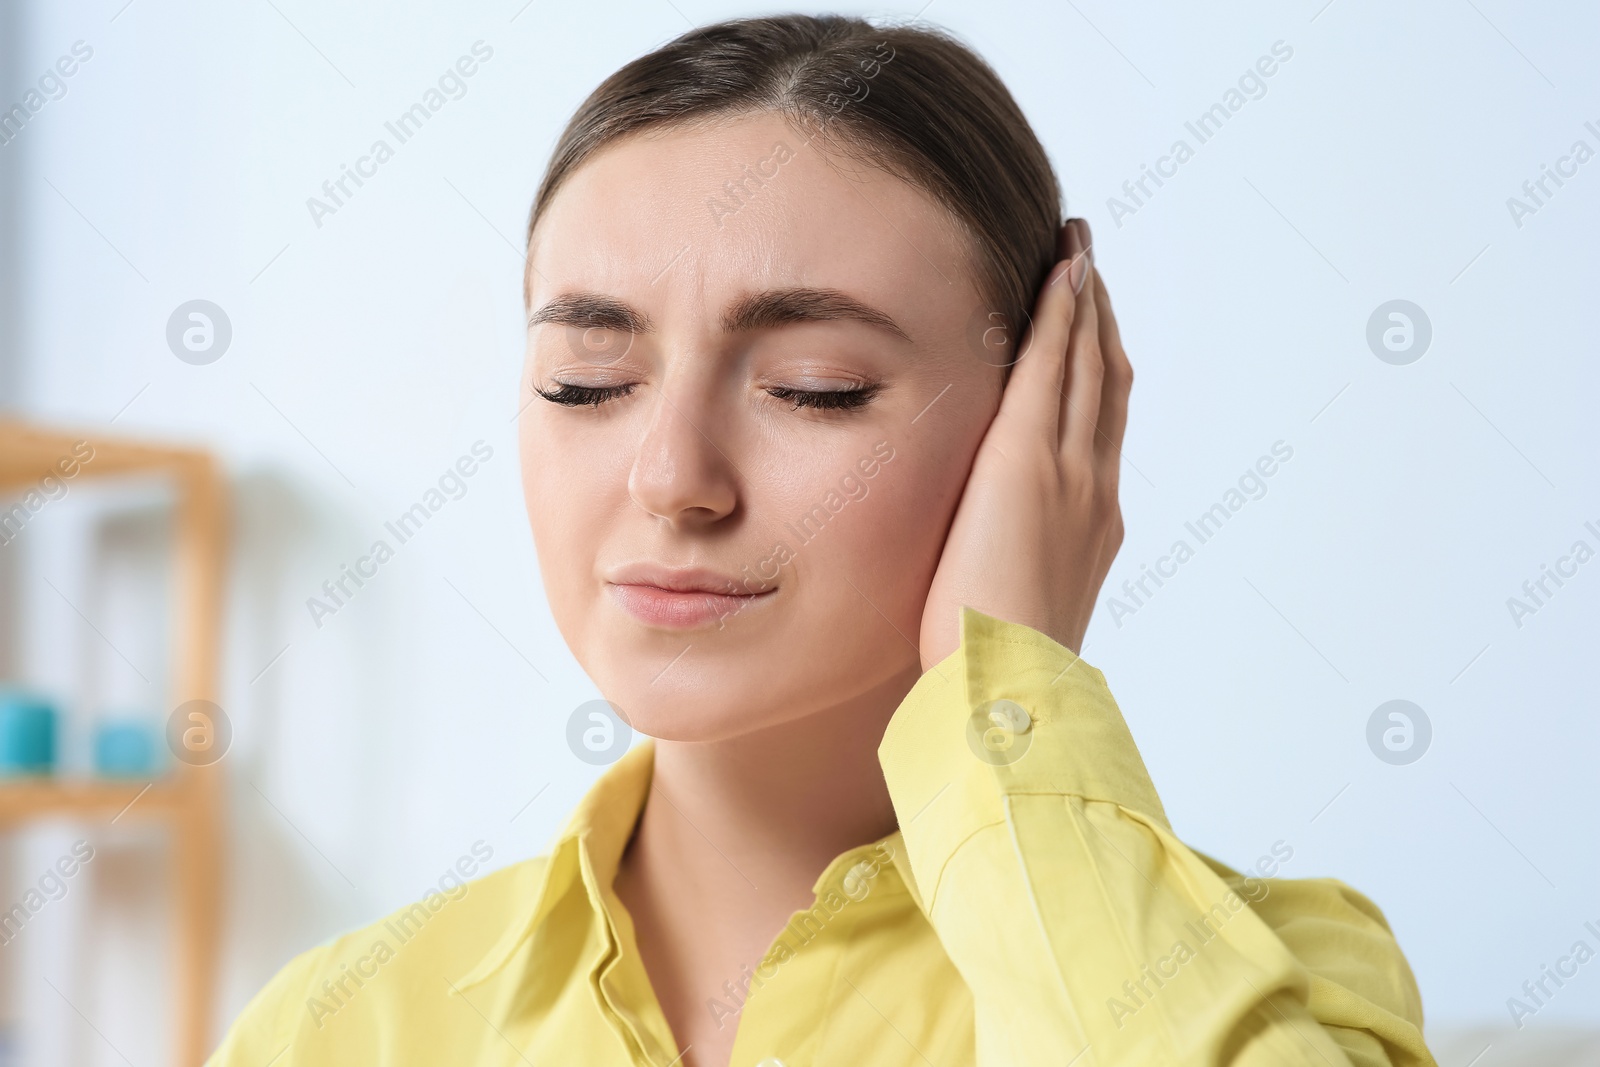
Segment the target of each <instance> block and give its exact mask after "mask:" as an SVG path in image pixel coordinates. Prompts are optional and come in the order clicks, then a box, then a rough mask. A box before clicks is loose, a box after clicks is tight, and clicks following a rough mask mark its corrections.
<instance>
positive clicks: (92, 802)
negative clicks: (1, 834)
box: [0, 775, 189, 825]
mask: <svg viewBox="0 0 1600 1067" xmlns="http://www.w3.org/2000/svg"><path fill="white" fill-rule="evenodd" d="M147 788H148V791H146V789H147ZM141 792H142V793H144V795H143V796H140V793H141ZM187 795H189V794H188V791H187V790H184V789H182V788H180V787H179V785H178V783H177V782H176V781H175V780H173V779H172V778H171V777H170V776H166V775H163V776H162V777H161V778H158V779H155V780H154V781H153V782H152V781H150V780H145V779H127V780H115V779H104V778H82V779H73V778H42V777H41V778H22V777H17V778H6V779H0V825H8V824H15V823H19V822H24V821H26V820H29V819H38V818H46V817H49V816H56V815H58V816H76V817H79V818H99V817H102V816H103V817H104V818H105V819H106V820H107V821H110V820H112V819H120V818H122V817H124V816H123V813H124V812H126V813H127V814H126V816H125V817H126V818H128V819H135V818H140V819H148V818H151V817H153V816H165V815H170V814H171V813H173V812H175V811H179V810H181V806H182V801H183V799H184V797H185V796H187ZM135 800H137V801H138V803H134V801H135ZM129 805H132V807H129Z"/></svg>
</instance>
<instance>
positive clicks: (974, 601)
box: [920, 219, 1133, 670]
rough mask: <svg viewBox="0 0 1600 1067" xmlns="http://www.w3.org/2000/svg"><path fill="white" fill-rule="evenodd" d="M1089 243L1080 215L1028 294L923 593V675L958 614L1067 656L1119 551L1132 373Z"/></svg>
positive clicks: (953, 636) (954, 640)
mask: <svg viewBox="0 0 1600 1067" xmlns="http://www.w3.org/2000/svg"><path fill="white" fill-rule="evenodd" d="M1091 240H1092V239H1091V237H1090V234H1089V224H1088V223H1087V222H1085V221H1084V220H1082V219H1069V220H1068V221H1067V224H1066V225H1065V226H1063V227H1062V241H1061V246H1062V247H1061V251H1062V253H1063V257H1064V258H1063V259H1062V261H1061V262H1060V263H1058V264H1057V265H1056V267H1055V269H1054V270H1052V271H1051V272H1050V276H1049V277H1048V278H1047V279H1046V280H1045V283H1044V286H1043V287H1042V289H1041V290H1040V293H1039V299H1038V303H1037V304H1036V305H1035V310H1034V315H1033V323H1032V325H1031V326H1030V327H1029V329H1028V332H1027V334H1026V336H1025V337H1024V338H1023V341H1022V344H1021V346H1020V347H1019V349H1018V351H1019V352H1020V355H1019V356H1018V359H1017V363H1016V366H1014V367H1013V368H1012V371H1011V379H1010V381H1009V382H1007V383H1006V389H1005V393H1004V395H1002V396H1001V398H1000V410H999V412H998V413H997V414H996V415H995V418H994V421H993V422H992V423H990V424H989V429H988V431H987V432H986V433H985V435H984V438H983V442H982V444H980V445H979V446H978V453H977V455H976V457H975V458H974V459H973V463H972V472H971V474H970V475H969V476H968V478H967V485H966V489H965V491H964V492H963V493H962V496H961V502H960V503H959V504H958V505H957V507H956V514H955V519H954V521H953V522H952V523H951V526H950V533H949V536H948V537H947V538H946V539H945V545H944V553H943V555H941V556H940V558H939V566H938V569H937V570H936V571H935V573H934V577H933V585H932V587H931V588H930V589H929V590H928V602H927V606H926V607H925V608H924V609H923V613H922V633H921V639H920V646H921V653H922V668H923V670H927V669H928V668H930V667H932V666H933V665H934V664H936V663H938V662H939V661H940V660H942V659H944V658H945V657H946V656H948V655H949V654H950V653H952V652H954V651H955V650H956V648H957V646H958V645H959V644H960V643H961V634H960V625H961V606H962V605H966V606H968V607H972V608H976V609H977V610H979V611H981V612H983V613H984V614H986V615H992V616H994V617H995V618H999V619H1005V620H1006V621H1008V622H1016V623H1021V624H1023V625H1025V626H1029V627H1032V628H1033V629H1035V630H1038V631H1039V632H1041V633H1043V634H1045V635H1046V636H1048V637H1050V638H1052V639H1054V640H1055V641H1057V642H1059V643H1060V644H1062V645H1065V646H1066V647H1067V648H1070V649H1072V650H1073V651H1074V652H1076V651H1078V649H1079V648H1080V647H1081V646H1082V643H1083V634H1084V631H1085V630H1086V629H1087V628H1088V625H1089V617H1090V615H1091V614H1092V613H1093V611H1094V604H1095V597H1096V596H1097V595H1098V594H1099V591H1100V584H1101V583H1102V582H1103V581H1105V577H1106V572H1107V571H1108V570H1109V569H1110V567H1111V560H1112V559H1113V558H1114V557H1115V556H1116V554H1117V549H1118V548H1119V547H1121V545H1122V510H1121V508H1120V507H1119V505H1118V503H1117V477H1118V473H1119V468H1120V464H1121V458H1122V431H1123V427H1124V426H1125V425H1126V424H1127V416H1128V390H1129V387H1130V386H1131V385H1132V384H1133V368H1132V366H1131V365H1130V364H1129V363H1128V357H1127V354H1126V353H1125V352H1123V350H1122V341H1121V339H1120V337H1119V336H1118V333H1117V322H1116V319H1115V318H1114V317H1113V315H1112V313H1111V301H1110V298H1109V297H1108V296H1107V295H1106V290H1105V286H1104V285H1103V284H1101V281H1100V277H1099V274H1098V272H1096V271H1095V269H1094V263H1093V259H1092V258H1091V255H1090V242H1091ZM1075 285H1076V286H1079V287H1080V288H1078V290H1077V292H1074V287H1075Z"/></svg>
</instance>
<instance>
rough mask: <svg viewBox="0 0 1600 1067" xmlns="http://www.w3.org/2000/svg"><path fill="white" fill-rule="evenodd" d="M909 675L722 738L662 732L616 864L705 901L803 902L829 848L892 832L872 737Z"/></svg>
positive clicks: (834, 850)
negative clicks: (681, 737) (639, 809)
mask: <svg viewBox="0 0 1600 1067" xmlns="http://www.w3.org/2000/svg"><path fill="white" fill-rule="evenodd" d="M917 677H918V671H917V670H916V667H915V665H913V666H912V668H910V669H909V670H907V671H906V672H904V673H903V674H901V675H897V676H895V677H894V678H892V679H890V680H889V681H888V682H886V683H884V684H882V685H880V686H877V687H876V688H874V689H871V690H868V691H867V692H865V693H862V694H861V695H860V696H858V697H856V698H854V699H852V700H851V701H849V702H847V703H845V704H842V705H840V706H837V707H833V708H830V709H828V710H826V711H821V712H815V713H812V714H809V715H806V716H804V717H802V718H800V719H796V720H794V721H791V722H787V723H782V724H780V725H777V726H772V727H768V728H766V729H764V730H760V731H757V732H755V733H751V734H745V735H742V736H739V737H734V738H730V739H728V740H725V741H715V742H682V741H659V740H658V741H657V742H656V752H655V769H654V772H653V777H652V780H651V788H650V796H649V798H648V799H647V801H646V803H645V807H644V812H643V814H642V815H641V817H640V820H639V824H638V827H637V829H636V830H635V833H634V837H633V840H632V841H631V842H630V844H629V847H628V853H627V855H625V857H624V859H623V865H624V866H625V867H627V866H631V867H633V868H634V870H633V871H631V872H630V873H631V874H632V875H633V876H634V877H637V878H638V879H639V881H641V882H644V883H647V884H649V883H653V884H655V885H657V886H661V887H665V886H666V885H668V884H671V885H673V886H676V887H678V889H680V890H682V889H692V890H694V891H695V892H696V893H697V894H698V895H699V897H698V899H699V900H700V901H701V902H702V904H703V905H707V906H711V907H716V906H717V905H718V904H723V905H725V906H727V907H731V908H735V909H737V910H746V909H748V908H749V907H750V906H751V905H752V904H753V905H755V906H756V907H757V908H758V909H759V910H767V909H773V910H776V911H781V912H785V913H786V912H787V911H789V910H792V909H794V908H797V907H807V906H809V905H810V903H811V888H812V885H813V884H814V883H815V881H816V879H817V876H818V875H820V874H821V873H822V871H823V870H824V869H825V868H826V867H827V865H828V864H829V863H830V862H831V861H832V860H833V859H834V858H835V857H836V856H838V855H839V854H840V853H842V852H844V851H846V850H848V849H851V848H855V847H856V846H858V845H864V844H868V843H870V842H872V841H876V840H877V839H879V838H881V837H883V836H884V835H886V834H889V833H892V832H893V831H894V830H895V826H896V823H895V815H894V808H893V807H892V805H891V804H890V802H889V792H888V788H887V786H886V785H885V783H884V780H883V771H882V769H881V768H880V767H879V765H878V743H879V742H880V741H881V740H882V738H883V731H884V728H885V726H887V724H888V721H889V717H890V716H891V715H892V714H893V713H894V710H895V708H896V707H898V706H899V703H900V701H901V700H902V699H903V698H904V696H905V694H906V693H907V692H909V691H910V689H911V687H912V685H914V684H915V683H916V680H917ZM752 890H754V892H752ZM758 901H759V903H757V902H758ZM710 913H711V914H715V912H714V911H713V912H710Z"/></svg>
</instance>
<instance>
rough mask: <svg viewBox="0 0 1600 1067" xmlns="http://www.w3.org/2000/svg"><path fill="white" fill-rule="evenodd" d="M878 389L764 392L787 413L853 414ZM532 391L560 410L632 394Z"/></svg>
mask: <svg viewBox="0 0 1600 1067" xmlns="http://www.w3.org/2000/svg"><path fill="white" fill-rule="evenodd" d="M878 389H879V386H877V385H863V386H861V387H859V388H856V389H828V390H822V391H818V392H811V391H808V390H805V389H790V388H787V387H785V386H774V387H773V388H771V389H768V390H767V394H768V395H769V396H771V397H772V398H773V399H775V400H785V401H788V402H790V403H791V404H793V408H792V409H791V410H794V411H799V410H800V409H801V408H814V409H817V410H820V411H856V410H859V409H860V408H863V407H865V406H866V405H867V404H868V403H869V402H870V401H871V400H872V398H873V397H874V396H875V395H877V392H878ZM533 391H534V392H536V393H538V394H539V395H540V396H542V397H544V398H545V399H546V400H548V401H550V402H551V403H552V404H561V405H562V406H564V407H581V406H583V405H589V406H592V407H599V406H600V405H601V404H604V403H605V402H606V401H608V400H616V399H619V398H621V397H624V396H627V395H628V394H629V393H631V392H633V386H632V385H608V386H599V387H597V386H589V385H572V384H571V383H569V382H557V383H556V388H555V389H552V390H549V391H546V390H544V389H540V388H539V387H538V386H534V389H533Z"/></svg>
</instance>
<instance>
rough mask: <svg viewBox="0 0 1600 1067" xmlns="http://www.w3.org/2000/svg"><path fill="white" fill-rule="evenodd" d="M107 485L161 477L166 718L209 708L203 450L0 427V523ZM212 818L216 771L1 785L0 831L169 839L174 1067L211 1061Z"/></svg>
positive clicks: (210, 484) (221, 510)
mask: <svg viewBox="0 0 1600 1067" xmlns="http://www.w3.org/2000/svg"><path fill="white" fill-rule="evenodd" d="M86 455H87V457H88V458H85V456H86ZM63 467H68V468H73V470H72V473H71V474H70V475H68V474H66V473H64V470H63ZM116 475H163V476H166V477H169V478H171V479H172V481H173V482H174V484H175V486H176V488H177V491H178V503H177V514H176V522H175V523H174V527H173V541H174V545H173V547H174V554H173V564H174V565H173V576H174V579H175V581H176V587H175V595H174V598H173V604H174V605H175V618H174V630H173V641H172V654H173V669H172V679H173V686H172V688H173V692H172V694H171V697H172V703H171V706H172V707H174V708H176V707H178V706H179V705H181V704H183V703H185V702H187V701H191V700H206V701H211V702H213V703H214V702H215V701H216V700H217V695H218V689H217V686H218V667H219V656H220V645H221V632H222V583H223V575H224V569H225V568H224V562H225V559H226V555H227V540H228V533H227V507H226V497H225V489H224V485H223V481H222V474H221V470H220V465H219V464H218V463H217V461H216V459H215V458H214V457H213V456H212V455H211V454H210V453H209V452H206V451H204V450H203V449H198V448H182V447H173V446H167V445H160V444H153V443H150V442H145V441H139V440H135V439H132V438H128V437H124V436H121V435H119V434H113V433H111V432H109V431H107V430H105V429H103V428H95V429H84V428H79V429H77V430H72V429H68V428H63V427H46V426H40V425H37V424H33V423H28V422H24V421H21V420H18V419H15V418H9V417H4V418H0V521H3V520H5V519H6V518H7V517H8V516H10V515H11V514H12V513H13V511H14V509H15V508H16V506H17V505H16V503H15V501H16V500H17V499H19V498H20V499H23V500H26V499H29V497H30V493H33V494H37V493H38V492H43V493H44V495H45V496H46V497H49V496H51V495H53V494H52V492H51V490H52V489H53V488H54V486H53V485H52V484H51V483H48V482H46V479H47V478H54V479H57V480H59V481H60V482H62V483H65V484H66V485H68V486H71V485H73V484H75V483H76V482H78V481H79V480H81V479H98V478H103V477H108V476H116ZM42 506H47V505H41V506H40V507H42ZM40 507H35V508H34V509H32V510H40ZM23 512H24V514H23V516H22V523H21V524H19V525H21V526H25V525H26V523H27V519H28V517H29V516H31V513H32V512H31V511H30V509H28V508H26V507H24V508H23ZM16 534H17V535H20V534H21V530H20V529H19V530H18V531H16ZM223 755H224V757H225V756H226V753H224V754H223ZM147 786H148V792H145V793H144V795H143V796H141V795H140V792H141V790H144V789H146V787H147ZM130 805H131V807H130ZM123 812H126V814H125V815H124V814H122V813H123ZM222 812H223V793H222V772H221V764H220V763H212V764H211V765H209V766H204V767H201V766H193V765H190V764H187V763H185V764H182V765H180V766H177V767H175V768H174V769H173V770H172V771H171V772H170V773H167V774H163V775H162V776H161V777H160V778H158V779H156V780H155V781H154V782H145V781H121V780H107V779H89V778H84V779H72V778H52V777H43V776H41V777H38V778H22V777H18V778H6V779H0V829H4V828H15V827H17V826H19V825H21V824H24V823H27V822H31V821H33V820H35V819H40V818H47V817H52V816H62V817H68V818H80V819H83V820H85V821H88V822H92V823H99V822H100V820H101V819H105V820H106V821H107V822H109V821H111V820H113V819H115V820H117V821H118V822H120V821H121V820H122V819H124V818H126V819H129V820H133V819H135V818H141V819H152V818H155V819H158V820H159V821H160V822H162V823H163V824H165V825H166V826H168V827H169V828H170V830H171V840H172V845H173V847H172V849H171V855H172V875H173V885H174V903H175V905H176V909H177V922H176V923H175V932H176V938H177V944H176V946H175V948H176V955H177V959H176V961H175V962H176V967H175V974H176V979H177V992H176V998H175V999H176V1020H175V1021H176V1025H177V1031H176V1038H177V1040H176V1041H175V1042H174V1046H175V1048H176V1050H177V1057H176V1058H177V1063H178V1064H179V1067H200V1065H201V1064H202V1063H203V1062H204V1061H205V1058H206V1054H207V1053H208V1052H210V1050H211V1009H212V1005H213V1003H214V1001H213V995H212V993H213V989H214V988H215V986H216V975H217V947H218V941H219V938H220V933H221V916H222V837H223V817H222Z"/></svg>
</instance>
